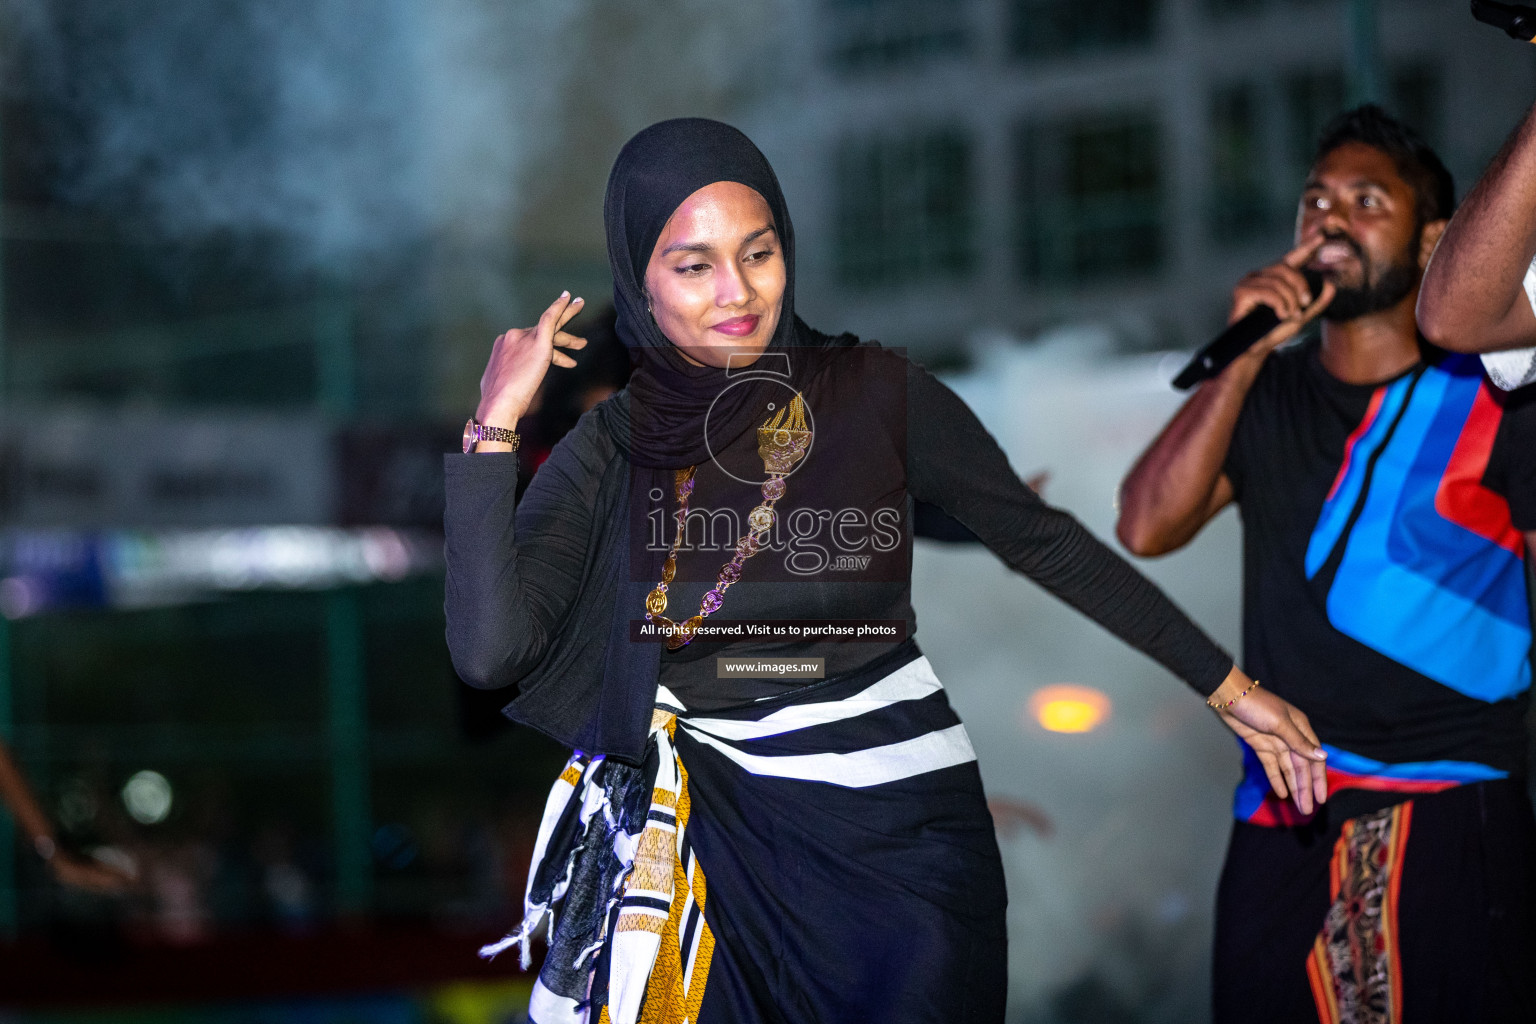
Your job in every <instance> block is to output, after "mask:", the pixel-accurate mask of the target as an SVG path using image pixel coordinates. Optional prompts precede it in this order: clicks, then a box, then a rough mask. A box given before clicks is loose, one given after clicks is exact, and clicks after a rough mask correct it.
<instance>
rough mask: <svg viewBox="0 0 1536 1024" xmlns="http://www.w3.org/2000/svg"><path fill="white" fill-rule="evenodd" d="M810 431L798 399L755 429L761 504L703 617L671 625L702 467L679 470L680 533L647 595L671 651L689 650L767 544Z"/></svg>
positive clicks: (702, 606) (648, 610)
mask: <svg viewBox="0 0 1536 1024" xmlns="http://www.w3.org/2000/svg"><path fill="white" fill-rule="evenodd" d="M811 437H812V432H811V431H810V430H808V429H806V423H805V402H804V401H802V400H801V398H800V396H799V395H795V397H794V398H793V399H792V400H791V401H790V403H789V405H788V406H786V407H785V408H783V409H780V410H779V411H778V413H777V414H776V415H774V416H771V417H769V419H768V421H767V422H765V423H764V424H763V425H762V426H761V427H759V428H757V454H758V456H759V457H760V458H761V459H762V460H763V469H764V470H766V471H767V473H768V479H766V480H764V481H763V503H762V504H761V505H758V506H757V507H756V508H754V509H753V510H752V511H751V513H749V514H748V516H747V532H746V533H745V534H743V535H742V538H741V540H739V541H737V542H736V552H735V554H734V555H733V556H732V557H731V560H730V561H729V562H726V563H725V564H724V565H723V566H721V567H720V575H719V578H718V579H716V581H715V586H714V589H712V590H710V591H709V592H708V593H706V594H705V595H704V598H703V600H701V601H700V602H699V614H697V615H695V616H693V617H692V618H690V619H687V620H685V621H683V622H673V621H672V620H671V619H669V618H667V617H666V616H665V615H663V614H662V612H665V611H666V610H667V587H668V586H670V585H671V583H672V578H673V577H674V576H676V575H677V549H678V547H680V546H681V545H682V543H683V532H684V529H685V527H686V524H687V522H688V499H689V497H690V496H691V495H692V494H693V473H694V470H695V469H697V468H698V467H696V466H689V467H688V468H687V469H679V470H678V471H677V472H676V473H675V474H674V475H673V488H674V490H675V492H676V495H677V513H676V516H677V534H676V536H674V537H673V538H672V549H671V550H670V551H668V552H667V560H666V561H665V562H663V563H662V566H661V582H660V583H658V584H656V588H655V589H654V590H652V591H651V592H650V593H649V594H647V595H646V597H645V618H646V621H648V622H656V623H659V624H660V625H661V628H662V631H663V633H664V635H665V637H666V644H667V650H669V651H676V650H681V649H682V648H683V647H686V646H687V645H688V644H689V643H691V642H692V641H693V638H694V635H695V634H696V633H698V631H699V626H700V624H701V623H703V621H704V620H705V619H706V618H708V617H709V616H710V615H712V614H714V613H715V612H717V611H719V610H720V606H721V605H723V604H725V592H726V591H727V590H729V589H730V587H731V584H733V583H736V582H737V581H739V580H740V579H741V569H742V566H743V565H744V564H745V563H746V561H747V559H749V558H751V557H752V556H753V555H755V554H757V553H758V551H759V550H761V548H762V546H763V538H764V537H766V536H767V535H768V531H769V530H771V529H773V523H774V519H775V518H776V515H777V513H775V512H774V510H773V507H774V505H776V504H778V501H779V499H780V498H782V497H784V478H785V477H786V476H787V475H788V474H789V472H790V470H792V469H793V468H794V466H795V463H797V462H799V461H800V460H801V459H803V458H805V453H806V451H807V450H808V449H809V448H810V446H811Z"/></svg>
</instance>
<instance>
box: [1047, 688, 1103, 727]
mask: <svg viewBox="0 0 1536 1024" xmlns="http://www.w3.org/2000/svg"><path fill="white" fill-rule="evenodd" d="M1110 707H1111V704H1110V700H1109V697H1107V696H1106V695H1105V694H1104V693H1103V692H1102V691H1100V690H1095V689H1094V688H1093V687H1091V686H1077V685H1075V684H1072V683H1056V684H1053V685H1051V686H1042V687H1041V688H1040V689H1038V690H1036V691H1035V692H1034V693H1033V694H1032V695H1031V696H1030V698H1029V713H1030V715H1031V716H1032V717H1033V718H1034V720H1035V721H1036V722H1038V723H1039V724H1040V727H1041V728H1042V729H1045V730H1046V731H1047V732H1092V731H1093V730H1094V729H1096V728H1098V727H1099V726H1100V725H1103V724H1104V722H1105V720H1106V719H1108V718H1109V712H1110Z"/></svg>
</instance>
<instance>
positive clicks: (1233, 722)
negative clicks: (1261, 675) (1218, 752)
mask: <svg viewBox="0 0 1536 1024" xmlns="http://www.w3.org/2000/svg"><path fill="white" fill-rule="evenodd" d="M1255 686H1257V684H1256V683H1255V682H1254V681H1253V680H1252V679H1250V678H1248V675H1247V674H1246V673H1245V672H1243V670H1242V669H1240V668H1237V667H1236V666H1233V668H1232V671H1231V672H1230V673H1228V674H1227V678H1226V679H1225V680H1224V681H1223V682H1222V684H1221V685H1220V686H1219V687H1217V688H1216V692H1215V693H1213V694H1211V697H1210V701H1211V703H1212V704H1214V705H1217V711H1216V714H1217V716H1218V717H1219V718H1220V719H1221V720H1222V723H1223V724H1225V725H1226V727H1227V728H1228V729H1231V730H1232V731H1233V732H1235V733H1237V735H1238V738H1240V739H1241V740H1243V741H1244V742H1245V743H1247V744H1248V746H1250V747H1252V748H1253V752H1254V753H1255V754H1257V755H1258V757H1259V763H1260V764H1262V765H1263V766H1264V774H1265V775H1267V776H1268V777H1269V784H1270V786H1271V787H1272V788H1273V789H1274V791H1275V794H1276V795H1277V796H1279V797H1281V798H1282V799H1283V798H1285V797H1287V796H1289V797H1292V798H1293V799H1294V800H1295V801H1296V807H1297V809H1298V810H1300V811H1301V813H1302V814H1311V813H1312V809H1313V808H1314V807H1315V806H1316V805H1317V804H1321V803H1323V802H1324V801H1325V800H1327V799H1328V774H1327V772H1328V763H1327V758H1328V755H1327V754H1326V753H1324V752H1323V748H1322V747H1321V746H1319V745H1318V741H1317V733H1315V732H1313V731H1312V723H1311V722H1309V721H1307V716H1306V715H1304V714H1302V713H1301V710H1300V709H1299V708H1297V707H1296V706H1295V705H1294V704H1292V703H1291V702H1290V701H1288V700H1286V699H1284V698H1283V697H1279V696H1277V695H1275V694H1273V693H1271V692H1269V691H1268V690H1266V689H1264V688H1262V687H1259V688H1258V689H1254V687H1255ZM1244 691H1247V696H1244V697H1240V698H1239V699H1238V700H1237V701H1236V702H1235V703H1233V704H1232V705H1231V706H1230V707H1226V708H1222V707H1220V705H1222V704H1225V703H1226V702H1227V701H1229V700H1231V699H1232V698H1233V697H1237V696H1238V694H1241V693H1243V692H1244Z"/></svg>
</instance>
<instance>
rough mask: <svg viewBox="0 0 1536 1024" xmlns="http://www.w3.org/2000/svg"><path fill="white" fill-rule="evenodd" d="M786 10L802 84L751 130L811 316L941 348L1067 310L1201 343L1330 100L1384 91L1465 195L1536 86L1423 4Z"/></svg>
mask: <svg viewBox="0 0 1536 1024" xmlns="http://www.w3.org/2000/svg"><path fill="white" fill-rule="evenodd" d="M1373 7H1375V8H1376V9H1375V10H1374V11H1372V9H1371V8H1373ZM1362 13H1364V14H1367V15H1369V16H1370V17H1368V18H1366V19H1365V20H1364V21H1363V22H1362V20H1361V15H1362ZM791 16H792V18H793V19H794V24H793V25H792V27H791V28H790V30H789V31H787V32H786V33H785V36H784V39H785V43H784V46H785V48H786V51H785V54H784V59H783V62H782V63H783V66H784V67H785V68H786V69H787V71H788V75H787V80H788V82H789V83H790V87H789V88H788V89H787V90H785V91H783V92H781V93H778V94H777V95H776V97H775V99H774V101H773V102H772V103H770V104H765V105H763V106H762V107H760V108H759V109H757V110H756V111H754V113H753V115H752V116H751V118H750V119H749V123H750V126H751V127H750V130H751V131H752V133H753V135H754V137H756V138H758V139H759V140H760V141H761V142H762V143H763V145H764V147H765V148H766V149H767V150H768V152H769V156H770V158H771V159H773V161H774V163H775V166H776V167H777V168H778V169H779V172H780V174H781V176H782V177H783V178H784V183H785V187H786V191H787V192H788V195H789V198H790V202H791V206H792V209H794V210H795V213H796V218H797V226H798V229H799V231H798V233H799V238H800V241H801V250H800V251H801V263H800V275H801V277H800V282H799V287H800V295H801V300H800V301H801V305H802V308H803V310H804V311H805V312H806V313H807V314H808V315H809V316H812V317H813V318H814V319H815V320H816V321H817V322H820V323H823V324H824V325H825V326H827V327H832V326H836V327H839V328H849V329H853V330H855V331H857V332H859V333H860V334H863V335H865V336H869V337H875V338H879V339H881V340H883V341H885V342H887V343H889V344H898V345H904V346H907V347H908V348H909V349H910V350H912V351H913V352H914V353H917V354H919V355H925V354H926V355H928V356H929V357H930V358H940V357H941V355H942V354H943V353H945V352H950V351H957V350H960V349H961V348H962V347H963V346H964V345H965V343H966V342H967V340H968V339H970V338H972V337H973V336H975V335H977V334H978V333H986V332H1001V333H1006V334H1009V335H1021V336H1030V335H1036V334H1039V333H1040V332H1042V331H1045V330H1048V329H1050V328H1051V327H1053V326H1055V325H1060V324H1065V323H1095V324H1099V325H1103V326H1106V327H1109V328H1110V329H1111V330H1113V331H1114V332H1115V333H1116V334H1117V335H1118V336H1119V337H1120V338H1121V339H1122V341H1123V343H1124V344H1125V345H1126V346H1127V347H1129V348H1154V347H1174V348H1176V347H1193V346H1194V345H1196V344H1198V343H1200V341H1202V340H1203V339H1204V338H1205V337H1207V336H1208V335H1210V334H1211V333H1212V332H1213V330H1215V329H1216V328H1217V327H1219V326H1220V324H1221V322H1222V319H1223V316H1224V312H1225V306H1226V297H1227V294H1228V292H1229V289H1230V288H1231V286H1232V284H1233V283H1234V282H1235V281H1236V279H1237V278H1238V277H1240V276H1241V275H1242V274H1243V273H1245V272H1246V271H1248V270H1250V269H1253V268H1255V267H1258V266H1261V265H1264V264H1266V263H1269V262H1272V261H1273V260H1275V259H1276V258H1278V257H1279V256H1280V255H1281V254H1282V253H1283V252H1284V251H1285V249H1286V248H1287V242H1288V241H1289V239H1290V237H1291V223H1292V220H1293V217H1294V210H1295V203H1296V198H1297V195H1298V193H1299V189H1300V185H1301V183H1302V180H1303V178H1304V176H1305V172H1306V168H1307V166H1308V164H1309V163H1310V159H1311V154H1312V148H1313V145H1314V142H1315V139H1316V136H1317V133H1318V130H1319V128H1320V127H1321V126H1322V125H1323V124H1324V123H1325V122H1326V121H1327V120H1328V118H1329V117H1331V116H1332V115H1333V114H1335V113H1337V112H1338V111H1339V110H1341V109H1344V108H1345V107H1347V106H1348V105H1350V104H1351V103H1352V102H1354V101H1356V100H1357V99H1358V98H1360V97H1364V96H1374V97H1376V98H1378V99H1379V100H1380V101H1381V102H1382V103H1383V104H1384V105H1386V106H1387V107H1388V108H1389V109H1390V110H1392V111H1393V112H1394V113H1396V114H1397V115H1398V116H1400V117H1402V118H1404V119H1405V120H1407V121H1409V122H1410V123H1412V124H1413V125H1415V126H1416V127H1417V128H1418V129H1419V130H1420V131H1421V132H1422V133H1423V134H1424V135H1425V136H1426V137H1427V138H1428V139H1429V140H1430V141H1431V142H1432V143H1433V144H1434V145H1435V146H1436V147H1437V148H1438V149H1439V151H1440V152H1441V154H1442V156H1443V157H1444V158H1445V160H1446V163H1447V164H1448V165H1449V166H1450V167H1451V169H1452V170H1453V171H1454V172H1455V173H1456V175H1457V180H1458V186H1459V189H1460V190H1461V191H1465V189H1466V188H1468V187H1470V185H1471V183H1472V181H1473V180H1474V179H1475V177H1476V175H1477V174H1478V173H1480V171H1481V169H1482V167H1483V166H1484V165H1485V163H1486V162H1487V160H1488V159H1489V158H1490V157H1491V156H1492V155H1493V153H1494V152H1495V151H1496V149H1497V147H1498V146H1499V144H1500V142H1501V141H1502V139H1503V137H1504V136H1505V134H1506V133H1507V132H1508V131H1509V130H1510V129H1511V128H1512V127H1513V126H1514V124H1515V123H1516V121H1517V120H1518V118H1519V116H1520V115H1521V113H1522V112H1523V110H1524V109H1525V107H1526V106H1527V104H1528V103H1529V102H1530V99H1531V96H1532V92H1533V88H1532V87H1533V85H1536V74H1533V72H1536V63H1533V60H1532V55H1531V54H1530V53H1529V52H1528V50H1527V49H1525V48H1521V47H1519V46H1516V45H1514V44H1513V43H1511V42H1510V41H1509V40H1508V39H1506V38H1504V37H1503V36H1502V35H1501V34H1499V33H1498V32H1496V31H1494V30H1492V29H1489V28H1487V27H1486V26H1482V25H1478V24H1477V23H1475V22H1474V21H1473V20H1472V19H1471V18H1470V17H1469V15H1468V13H1467V11H1466V8H1465V6H1464V5H1462V4H1444V3H1434V2H1428V0H1397V2H1394V3H1391V4H1381V5H1379V6H1377V5H1374V4H1370V5H1366V4H1362V3H1360V2H1359V0H801V2H799V3H797V4H793V5H791ZM1372 21H1374V28H1375V31H1374V32H1373V33H1372V32H1365V33H1362V31H1361V29H1360V26H1361V25H1362V24H1364V25H1366V26H1369V25H1370V23H1371V22H1372ZM1362 46H1364V47H1366V49H1365V50H1364V51H1363V56H1364V60H1362Z"/></svg>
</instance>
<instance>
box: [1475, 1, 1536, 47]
mask: <svg viewBox="0 0 1536 1024" xmlns="http://www.w3.org/2000/svg"><path fill="white" fill-rule="evenodd" d="M1472 17H1474V18H1476V19H1477V20H1478V21H1480V22H1482V23H1483V24H1484V25H1492V26H1493V27H1494V28H1497V29H1502V30H1503V31H1504V34H1505V35H1507V36H1509V38H1511V39H1518V40H1520V41H1521V42H1522V43H1529V42H1533V41H1536V7H1522V6H1520V5H1519V4H1500V3H1494V2H1493V0H1472Z"/></svg>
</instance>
